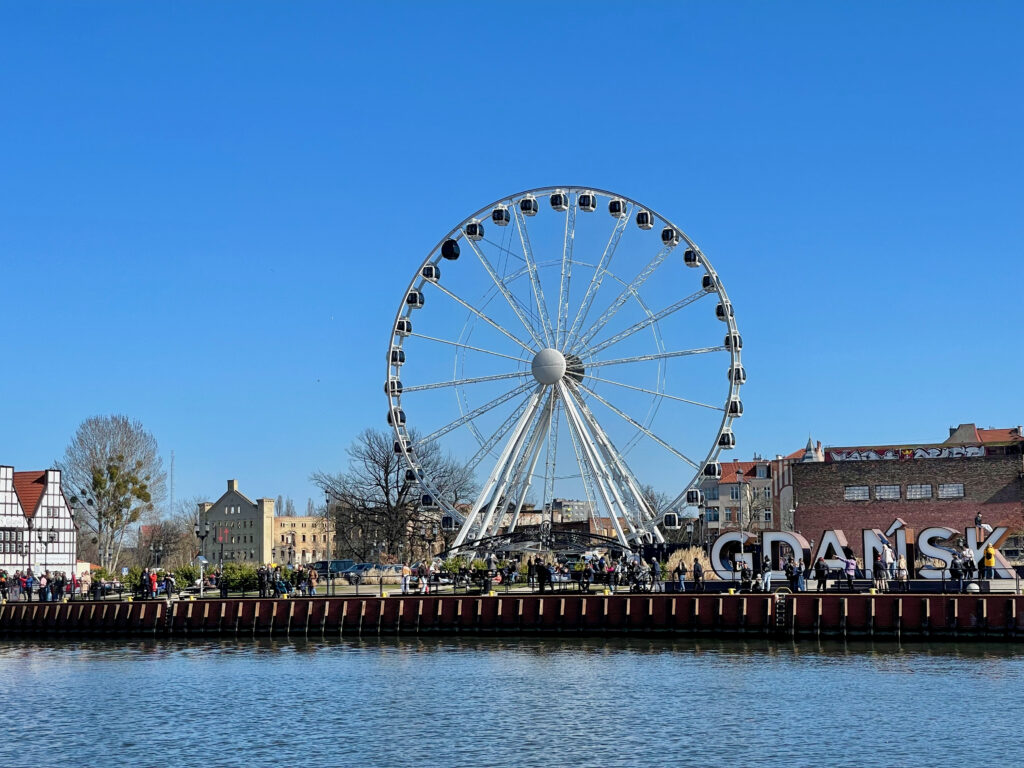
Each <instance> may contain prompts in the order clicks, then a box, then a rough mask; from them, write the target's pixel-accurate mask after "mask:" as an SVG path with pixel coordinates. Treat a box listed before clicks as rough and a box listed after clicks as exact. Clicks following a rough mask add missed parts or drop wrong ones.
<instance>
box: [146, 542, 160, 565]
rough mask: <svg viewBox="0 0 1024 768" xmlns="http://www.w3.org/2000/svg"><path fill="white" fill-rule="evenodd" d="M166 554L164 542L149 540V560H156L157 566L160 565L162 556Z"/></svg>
mask: <svg viewBox="0 0 1024 768" xmlns="http://www.w3.org/2000/svg"><path fill="white" fill-rule="evenodd" d="M163 554H164V545H163V544H154V543H153V542H152V541H151V542H149V562H153V561H154V560H155V561H156V567H157V568H159V567H160V558H161V557H162V556H163Z"/></svg>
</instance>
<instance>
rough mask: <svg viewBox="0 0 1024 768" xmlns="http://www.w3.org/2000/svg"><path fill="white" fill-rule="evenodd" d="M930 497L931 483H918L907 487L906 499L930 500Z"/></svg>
mask: <svg viewBox="0 0 1024 768" xmlns="http://www.w3.org/2000/svg"><path fill="white" fill-rule="evenodd" d="M931 497H932V485H931V483H919V484H917V485H908V486H907V498H908V499H930V498H931Z"/></svg>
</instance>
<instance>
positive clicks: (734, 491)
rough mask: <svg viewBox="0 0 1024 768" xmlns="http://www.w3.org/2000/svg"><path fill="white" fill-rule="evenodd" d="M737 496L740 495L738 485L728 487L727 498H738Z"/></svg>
mask: <svg viewBox="0 0 1024 768" xmlns="http://www.w3.org/2000/svg"><path fill="white" fill-rule="evenodd" d="M739 497H740V487H739V486H738V485H734V486H732V487H731V488H730V489H729V498H730V499H738V498H739Z"/></svg>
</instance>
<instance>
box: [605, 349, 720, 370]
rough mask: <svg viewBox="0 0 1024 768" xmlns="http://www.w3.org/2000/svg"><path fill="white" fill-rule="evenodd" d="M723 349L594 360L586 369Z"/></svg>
mask: <svg viewBox="0 0 1024 768" xmlns="http://www.w3.org/2000/svg"><path fill="white" fill-rule="evenodd" d="M724 349H725V347H699V348H697V349H677V350H675V351H674V352H655V353H653V354H650V355H635V356H634V357H620V358H618V359H617V360H595V361H593V362H589V361H588V362H587V363H586V364H585V365H586V368H587V369H588V370H589V369H591V368H600V367H602V366H606V365H622V364H623V363H641V362H644V361H646V360H664V359H665V358H669V357H689V356H692V355H706V354H708V353H709V352H722V351H723V350H724Z"/></svg>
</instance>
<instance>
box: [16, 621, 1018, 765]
mask: <svg viewBox="0 0 1024 768" xmlns="http://www.w3.org/2000/svg"><path fill="white" fill-rule="evenodd" d="M1022 673H1024V655H1022V654H1020V653H1019V652H1018V650H1017V649H1016V648H1015V647H1014V646H1010V645H996V644H977V643H971V644H966V643H965V644H952V643H944V644H935V645H907V646H902V647H901V646H898V645H895V644H892V643H878V642H876V643H871V642H860V643H847V644H843V643H837V642H823V643H821V644H818V643H808V642H800V643H774V642H771V641H767V640H737V641H723V640H692V639H687V640H683V639H666V640H657V639H655V640H651V639H638V638H625V639H593V638H589V639H551V638H528V639H486V638H472V639H468V638H467V639H462V638H450V637H446V638H412V639H376V638H375V639H367V640H353V639H339V640H323V639H316V640H280V639H271V638H255V639H250V640H236V639H230V640H228V639H216V640H210V641H203V642H198V641H196V642H181V641H159V642H158V641H125V642H116V643H115V642H104V641H90V642H77V643H56V644H52V645H51V644H44V643H40V642H38V641H5V642H0V706H2V707H3V711H5V712H19V711H33V712H40V711H42V712H52V713H54V714H55V715H56V716H57V717H58V718H59V717H60V716H59V713H62V712H68V711H71V712H72V713H74V714H73V716H72V718H71V720H72V721H73V722H74V723H75V726H74V727H69V728H59V727H54V728H41V727H40V724H39V720H38V719H37V718H35V717H9V718H6V723H7V725H8V726H9V728H8V731H9V733H8V735H7V738H4V739H3V740H0V766H7V765H14V764H23V765H110V764H125V765H129V764H130V765H154V766H156V765H184V764H196V763H203V764H207V765H214V766H217V765H225V766H234V765H239V766H242V765H245V766H249V765H253V766H255V765H259V766H291V765H296V766H298V765H301V766H310V765H317V766H331V765H362V766H366V765H382V766H396V765H416V766H417V767H418V768H422V767H423V766H433V765H470V764H476V765H505V766H519V765H545V766H559V765H568V764H572V765H575V764H583V765H586V766H619V765H622V766H625V765H638V764H639V765H667V764H675V765H688V764H693V765H707V764H716V763H719V762H727V761H731V760H737V761H739V762H741V763H743V764H748V763H755V764H775V763H777V762H778V761H780V760H781V761H786V762H788V763H789V764H790V765H805V764H808V763H810V762H811V760H813V761H814V762H818V763H822V764H832V765H847V764H860V765H891V764H894V763H896V762H897V761H899V762H901V763H907V764H921V763H923V762H925V761H932V760H949V759H953V758H960V759H962V760H970V761H971V762H975V763H978V762H983V761H985V760H988V761H993V760H996V759H1002V758H1003V757H1004V756H1005V754H1006V752H1005V750H1006V748H1007V747H1009V746H1011V745H1013V744H1015V743H1016V738H1017V737H1016V732H1017V723H1019V722H1020V718H1021V715H1022V714H1024V712H1022V710H1024V706H1022V705H1021V704H1020V703H1019V702H1018V697H1017V691H1016V689H1017V682H1018V681H1020V680H1021V679H1022ZM957 702H959V703H960V704H962V703H963V702H970V705H969V706H961V705H958V704H957ZM982 702H990V703H991V704H990V705H988V704H986V705H985V706H978V705H980V704H981V703H982ZM954 713H955V720H953V716H954ZM957 733H959V734H970V738H969V739H968V738H967V737H966V736H960V737H957V736H956V734H957Z"/></svg>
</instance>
